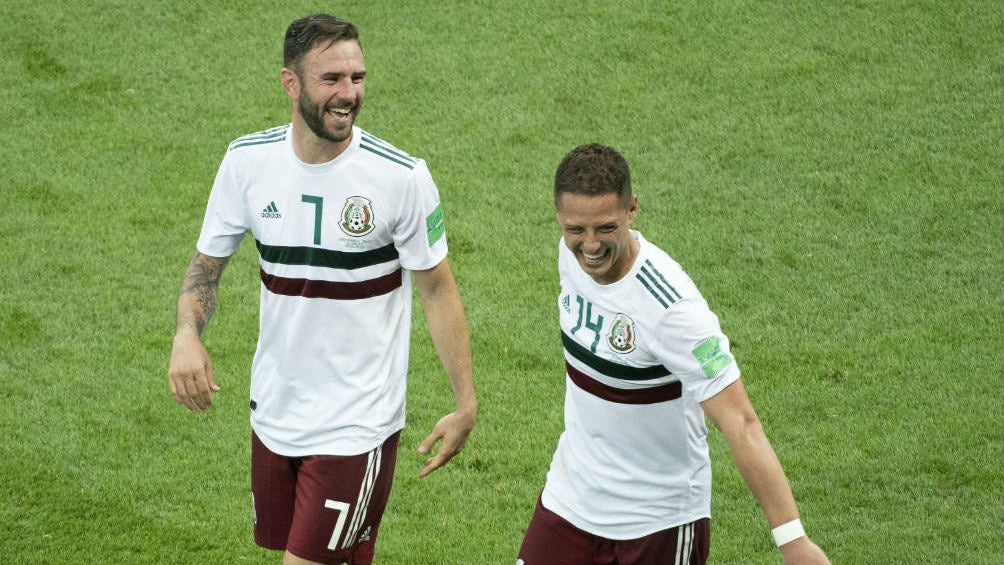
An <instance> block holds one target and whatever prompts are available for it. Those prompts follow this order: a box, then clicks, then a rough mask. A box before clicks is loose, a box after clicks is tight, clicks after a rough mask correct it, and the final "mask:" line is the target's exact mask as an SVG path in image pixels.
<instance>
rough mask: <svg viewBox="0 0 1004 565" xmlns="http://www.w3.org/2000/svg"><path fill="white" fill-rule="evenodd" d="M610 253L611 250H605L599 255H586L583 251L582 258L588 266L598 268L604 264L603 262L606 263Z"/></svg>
mask: <svg viewBox="0 0 1004 565" xmlns="http://www.w3.org/2000/svg"><path fill="white" fill-rule="evenodd" d="M608 252H609V250H607V249H604V250H603V251H600V252H599V253H586V252H585V251H583V252H582V258H583V259H584V260H585V263H586V265H588V266H590V267H596V266H598V265H602V264H603V261H605V260H606V258H607V254H608Z"/></svg>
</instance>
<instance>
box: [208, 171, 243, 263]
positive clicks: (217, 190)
mask: <svg viewBox="0 0 1004 565" xmlns="http://www.w3.org/2000/svg"><path fill="white" fill-rule="evenodd" d="M228 157H229V154H228V156H227V157H224V158H223V162H222V163H221V164H220V168H219V170H218V171H217V172H216V180H215V181H214V182H213V189H212V191H211V192H210V194H209V203H208V204H207V205H206V216H205V218H204V219H203V221H202V232H201V233H200V234H199V241H198V244H197V245H196V247H197V248H198V250H199V252H201V253H203V254H205V255H211V256H213V257H229V256H230V255H233V254H234V253H235V252H236V251H237V249H238V248H239V247H240V244H241V240H243V239H244V234H245V233H247V231H248V230H249V229H250V224H249V222H248V220H247V206H246V205H245V204H244V199H243V198H242V194H241V188H240V183H239V182H238V178H237V175H236V171H235V170H234V166H233V162H232V160H231V159H229V158H228Z"/></svg>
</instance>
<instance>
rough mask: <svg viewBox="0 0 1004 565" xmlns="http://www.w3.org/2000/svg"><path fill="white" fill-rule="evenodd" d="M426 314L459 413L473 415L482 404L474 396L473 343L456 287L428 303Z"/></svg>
mask: <svg viewBox="0 0 1004 565" xmlns="http://www.w3.org/2000/svg"><path fill="white" fill-rule="evenodd" d="M425 311H426V319H427V321H428V326H429V335H430V336H431V337H432V343H433V345H434V346H435V348H436V353H437V354H438V355H439V359H440V361H441V362H442V364H443V369H444V370H445V371H446V376H447V378H448V379H449V381H450V389H451V390H452V391H453V396H454V398H455V400H456V404H457V412H458V413H465V414H469V415H472V416H473V415H474V414H475V413H476V412H477V406H478V403H477V397H476V395H475V393H474V371H473V367H472V363H471V341H470V335H469V333H468V329H467V318H466V317H465V316H464V309H463V306H462V303H461V301H460V292H459V290H458V289H457V287H456V285H453V288H452V289H444V290H443V291H442V294H440V295H438V296H436V297H432V298H431V300H429V301H426V302H425Z"/></svg>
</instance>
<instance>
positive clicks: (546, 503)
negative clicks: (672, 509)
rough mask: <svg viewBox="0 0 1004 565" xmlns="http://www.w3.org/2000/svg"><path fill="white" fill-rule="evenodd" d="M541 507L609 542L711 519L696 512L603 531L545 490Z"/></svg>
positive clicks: (707, 513)
mask: <svg viewBox="0 0 1004 565" xmlns="http://www.w3.org/2000/svg"><path fill="white" fill-rule="evenodd" d="M540 503H541V505H542V506H543V507H544V508H546V509H548V510H550V511H551V512H554V513H555V514H557V515H558V516H561V518H562V519H564V520H567V521H568V523H569V524H571V525H573V526H575V527H576V528H578V529H580V530H582V531H583V532H586V533H588V534H592V535H594V536H599V537H602V538H606V539H611V540H633V539H638V538H643V537H645V536H650V535H652V534H654V533H656V532H661V531H663V530H668V529H670V528H675V527H677V526H682V525H684V524H689V523H691V522H696V521H697V520H700V519H702V518H708V519H710V518H711V511H710V510H709V511H706V512H696V513H694V514H688V515H687V516H686V517H684V518H682V519H679V520H667V521H665V522H661V523H653V524H651V525H649V526H646V527H644V528H637V529H634V528H618V529H616V530H611V529H604V528H602V527H599V526H596V525H595V524H592V523H590V522H588V521H586V520H583V519H580V518H579V517H578V516H576V515H574V514H573V513H572V512H570V511H569V510H568V509H567V508H565V507H564V506H562V505H561V504H560V503H559V502H558V501H557V500H556V499H555V498H554V497H553V496H551V495H550V493H549V492H548V491H547V489H546V488H545V489H544V492H543V493H541V496H540Z"/></svg>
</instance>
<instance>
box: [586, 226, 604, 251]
mask: <svg viewBox="0 0 1004 565" xmlns="http://www.w3.org/2000/svg"><path fill="white" fill-rule="evenodd" d="M600 244H601V242H600V238H599V236H598V235H597V234H596V232H594V231H587V232H586V233H585V234H584V236H583V238H582V250H583V251H585V252H587V253H595V252H597V251H599V250H600Z"/></svg>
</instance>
